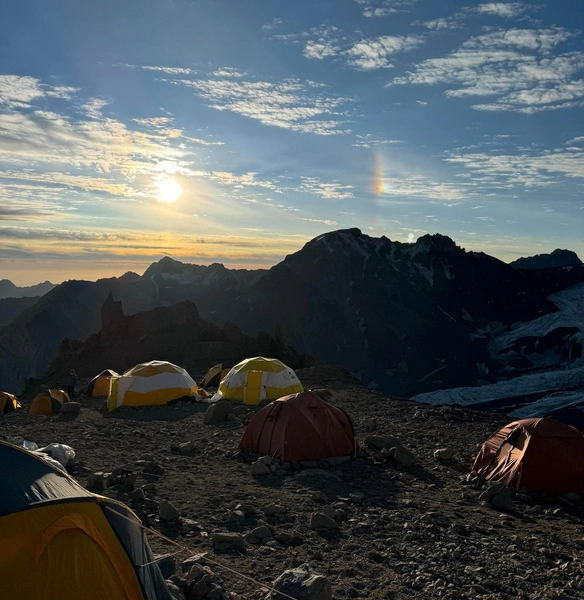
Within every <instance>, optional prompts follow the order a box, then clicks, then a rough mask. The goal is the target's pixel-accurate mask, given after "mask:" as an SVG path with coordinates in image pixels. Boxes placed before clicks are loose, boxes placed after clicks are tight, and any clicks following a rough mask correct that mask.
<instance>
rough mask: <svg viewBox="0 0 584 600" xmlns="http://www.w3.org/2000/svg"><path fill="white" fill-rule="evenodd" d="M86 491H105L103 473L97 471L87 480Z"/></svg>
mask: <svg viewBox="0 0 584 600" xmlns="http://www.w3.org/2000/svg"><path fill="white" fill-rule="evenodd" d="M86 487H87V489H88V490H91V491H94V492H103V490H105V478H104V476H103V473H102V472H100V471H98V472H97V473H92V474H91V475H90V476H89V478H88V480H87V486H86Z"/></svg>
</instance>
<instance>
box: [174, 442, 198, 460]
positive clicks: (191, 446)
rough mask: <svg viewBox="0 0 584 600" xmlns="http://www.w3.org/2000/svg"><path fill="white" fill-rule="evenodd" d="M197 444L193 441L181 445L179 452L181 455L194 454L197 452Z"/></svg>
mask: <svg viewBox="0 0 584 600" xmlns="http://www.w3.org/2000/svg"><path fill="white" fill-rule="evenodd" d="M196 449H197V448H196V446H195V442H193V441H192V440H191V441H190V442H185V443H184V444H179V446H178V451H179V453H180V454H183V455H185V456H186V455H189V454H193V453H194V452H195V451H196Z"/></svg>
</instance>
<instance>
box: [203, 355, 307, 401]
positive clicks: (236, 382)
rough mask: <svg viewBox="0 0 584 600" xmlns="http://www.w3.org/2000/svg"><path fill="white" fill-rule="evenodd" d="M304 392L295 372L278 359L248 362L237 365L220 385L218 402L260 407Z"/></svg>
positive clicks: (258, 359) (244, 361)
mask: <svg viewBox="0 0 584 600" xmlns="http://www.w3.org/2000/svg"><path fill="white" fill-rule="evenodd" d="M302 391H304V388H303V387H302V384H301V383H300V379H298V376H297V375H296V373H294V371H293V370H292V369H291V368H290V367H288V366H286V365H285V364H284V363H283V362H280V361H279V360H277V359H276V358H264V357H263V356H256V357H255V358H246V359H245V360H242V361H241V362H240V363H238V364H236V365H235V366H234V367H233V368H232V369H231V370H230V371H229V373H227V375H226V376H225V378H224V379H223V380H222V381H221V383H220V384H219V391H218V392H217V394H216V395H215V396H214V399H218V398H221V397H223V398H228V399H230V400H239V401H241V402H243V403H244V404H252V405H256V404H259V403H260V402H261V401H262V400H268V401H271V400H275V399H276V398H281V397H282V396H285V395H286V394H294V393H295V392H302Z"/></svg>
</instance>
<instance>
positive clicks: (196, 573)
mask: <svg viewBox="0 0 584 600" xmlns="http://www.w3.org/2000/svg"><path fill="white" fill-rule="evenodd" d="M187 560H189V559H187ZM186 562H187V561H184V562H183V564H182V569H183V573H184V572H185V563H186ZM204 574H205V571H204V569H203V567H202V565H200V564H199V563H194V564H192V565H191V568H190V569H189V570H188V573H187V577H186V579H187V582H188V583H192V582H193V581H194V582H195V583H196V582H197V581H199V580H200V579H202V578H203V575H204Z"/></svg>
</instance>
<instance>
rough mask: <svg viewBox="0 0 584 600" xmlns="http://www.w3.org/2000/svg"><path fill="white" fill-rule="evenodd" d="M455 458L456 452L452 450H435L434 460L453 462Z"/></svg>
mask: <svg viewBox="0 0 584 600" xmlns="http://www.w3.org/2000/svg"><path fill="white" fill-rule="evenodd" d="M453 457H454V450H453V449H452V448H438V450H434V458H435V459H436V460H452V458H453Z"/></svg>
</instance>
